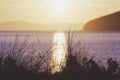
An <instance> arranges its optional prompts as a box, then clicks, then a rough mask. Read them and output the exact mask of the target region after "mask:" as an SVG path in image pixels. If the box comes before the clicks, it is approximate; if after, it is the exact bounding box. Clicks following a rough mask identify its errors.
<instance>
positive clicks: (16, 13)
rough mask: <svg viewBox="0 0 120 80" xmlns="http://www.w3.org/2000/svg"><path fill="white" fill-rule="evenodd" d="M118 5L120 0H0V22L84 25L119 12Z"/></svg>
mask: <svg viewBox="0 0 120 80" xmlns="http://www.w3.org/2000/svg"><path fill="white" fill-rule="evenodd" d="M119 3H120V0H0V22H4V21H19V20H20V21H28V22H31V23H40V24H54V23H86V22H87V21H89V20H91V19H94V18H97V17H100V16H103V15H107V14H110V13H113V12H116V11H119V10H120V5H119ZM16 29H17V28H16Z"/></svg>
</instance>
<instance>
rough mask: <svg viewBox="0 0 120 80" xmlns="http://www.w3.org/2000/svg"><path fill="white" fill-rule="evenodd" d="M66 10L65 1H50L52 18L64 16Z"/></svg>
mask: <svg viewBox="0 0 120 80" xmlns="http://www.w3.org/2000/svg"><path fill="white" fill-rule="evenodd" d="M67 8H68V1H67V0H53V1H52V9H53V16H55V17H62V16H65V13H66V10H67Z"/></svg>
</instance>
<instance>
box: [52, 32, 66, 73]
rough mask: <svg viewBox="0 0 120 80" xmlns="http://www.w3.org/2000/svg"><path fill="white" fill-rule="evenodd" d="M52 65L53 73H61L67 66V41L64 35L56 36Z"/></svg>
mask: <svg viewBox="0 0 120 80" xmlns="http://www.w3.org/2000/svg"><path fill="white" fill-rule="evenodd" d="M51 65H52V71H51V72H52V73H55V72H60V71H61V70H62V68H63V67H64V66H65V65H66V40H65V35H64V33H56V34H54V41H53V55H52V62H51Z"/></svg>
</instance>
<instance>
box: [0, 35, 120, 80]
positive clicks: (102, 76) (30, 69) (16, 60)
mask: <svg viewBox="0 0 120 80" xmlns="http://www.w3.org/2000/svg"><path fill="white" fill-rule="evenodd" d="M68 36H69V37H70V36H71V35H70V34H69V35H68ZM72 38H73V35H72ZM68 40H69V41H68V57H67V62H66V67H64V68H63V69H62V71H61V72H58V73H55V74H51V72H50V71H51V68H50V66H49V57H50V54H51V53H52V51H51V48H50V49H46V48H41V49H40V50H36V47H35V44H34V43H33V44H30V43H29V36H26V37H24V38H23V39H22V41H21V40H20V39H19V36H18V35H17V36H16V38H15V40H14V41H13V42H12V41H10V42H9V44H8V42H7V41H1V43H0V55H1V56H0V80H120V68H119V63H117V62H116V61H114V60H113V59H112V58H110V59H108V60H107V65H108V67H107V68H105V67H101V66H100V65H99V64H98V63H97V62H96V61H95V60H94V57H91V58H89V59H88V57H87V51H86V50H85V45H84V44H83V43H81V41H80V42H79V44H78V43H77V44H78V49H76V48H75V47H76V46H74V44H73V40H72V39H68ZM38 44H39V45H40V40H39V39H38ZM28 50H30V51H29V52H28Z"/></svg>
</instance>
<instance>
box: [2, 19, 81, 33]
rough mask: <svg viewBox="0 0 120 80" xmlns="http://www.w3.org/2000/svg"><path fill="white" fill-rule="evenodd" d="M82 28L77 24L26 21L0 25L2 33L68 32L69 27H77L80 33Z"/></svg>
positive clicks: (7, 22) (8, 22)
mask: <svg viewBox="0 0 120 80" xmlns="http://www.w3.org/2000/svg"><path fill="white" fill-rule="evenodd" d="M81 26H83V25H82V24H75V23H55V24H41V23H30V22H26V21H6V22H1V23H0V31H66V30H69V27H76V28H75V30H77V31H79V30H81ZM72 29H74V28H72Z"/></svg>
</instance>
